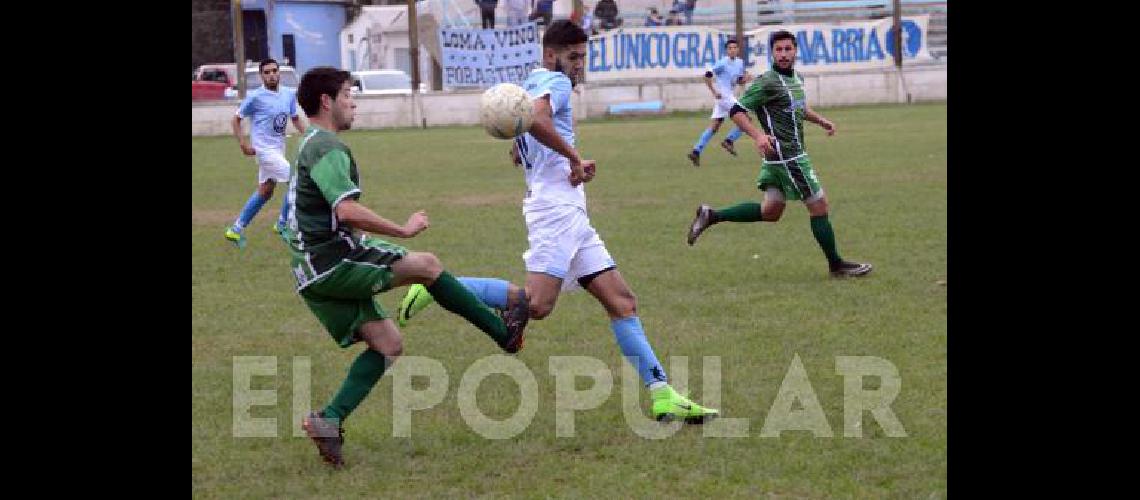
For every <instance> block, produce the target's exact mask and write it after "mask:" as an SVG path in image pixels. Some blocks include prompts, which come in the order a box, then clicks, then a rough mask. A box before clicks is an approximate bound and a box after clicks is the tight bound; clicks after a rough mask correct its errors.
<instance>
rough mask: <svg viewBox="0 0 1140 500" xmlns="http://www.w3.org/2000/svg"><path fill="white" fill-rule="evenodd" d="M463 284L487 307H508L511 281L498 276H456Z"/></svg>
mask: <svg viewBox="0 0 1140 500" xmlns="http://www.w3.org/2000/svg"><path fill="white" fill-rule="evenodd" d="M456 279H458V280H459V282H460V283H463V286H465V287H467V289H468V290H470V291H471V294H472V295H474V296H476V297H478V298H479V300H480V301H482V302H483V303H484V304H486V305H487V307H490V308H494V309H506V308H507V291H508V290H509V289H510V288H509V286H510V283H508V282H507V281H506V280H501V279H497V278H471V277H467V276H463V277H460V278H456Z"/></svg>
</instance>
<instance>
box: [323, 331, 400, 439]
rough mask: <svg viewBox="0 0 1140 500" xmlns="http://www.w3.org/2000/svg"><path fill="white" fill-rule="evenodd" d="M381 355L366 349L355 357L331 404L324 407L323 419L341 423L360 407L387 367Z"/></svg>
mask: <svg viewBox="0 0 1140 500" xmlns="http://www.w3.org/2000/svg"><path fill="white" fill-rule="evenodd" d="M385 365H387V360H386V359H385V358H384V355H383V354H380V353H378V352H376V351H373V350H372V349H366V350H365V351H364V352H362V353H360V355H359V356H357V357H356V361H353V362H352V366H351V367H349V369H348V376H347V377H345V379H344V383H343V384H341V386H340V390H339V391H337V393H336V396H333V399H332V402H330V403H329V405H328V406H326V407H325V409H324V413H325V418H329V419H336V421H339V422H343V421H344V419H345V418H348V415H349V414H350V413H352V411H353V410H355V409H356V407H357V406H360V402H361V401H364V398H365V396H368V393H369V392H370V391H371V390H372V386H374V385H376V382H377V381H379V380H380V377H381V376H383V375H384V370H385V369H387V368H388V367H387V366H385Z"/></svg>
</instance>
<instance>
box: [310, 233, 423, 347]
mask: <svg viewBox="0 0 1140 500" xmlns="http://www.w3.org/2000/svg"><path fill="white" fill-rule="evenodd" d="M362 243H363V245H361V246H359V247H357V248H356V249H354V250H353V251H352V252H350V253H349V254H348V255H347V256H346V257H345V258H344V260H343V261H341V262H340V263H339V264H337V265H336V266H335V267H333V268H332V269H330V270H329V271H328V272H327V273H325V274H324V276H321V277H320V278H318V279H317V280H316V281H313V282H311V283H309V284H308V286H306V287H305V288H303V289H302V290H301V298H302V299H304V300H305V304H306V305H308V306H309V309H310V310H312V311H313V314H314V315H315V316H316V317H317V319H318V320H319V321H320V322H321V324H322V325H324V327H325V330H327V331H328V332H329V335H331V336H332V338H333V340H335V341H336V343H337V344H338V345H340V346H341V347H348V346H350V345H352V344H353V343H355V342H357V341H359V340H360V337H359V336H357V334H356V333H357V330H358V329H359V328H360V325H363V324H364V323H367V322H369V321H377V320H382V319H385V318H387V317H388V313H387V312H385V311H384V308H383V307H380V304H378V303H377V302H376V301H375V299H374V297H373V296H374V295H376V294H378V293H381V292H386V291H388V290H389V289H391V288H392V274H393V273H392V268H391V265H392V264H393V263H395V262H396V261H398V260H400V259H402V258H403V257H404V256H405V255H407V253H408V250H407V249H406V248H404V247H401V246H399V245H394V244H392V243H388V242H387V241H384V240H381V239H379V238H373V237H371V236H368V237H365V238H364V240H363V241H362Z"/></svg>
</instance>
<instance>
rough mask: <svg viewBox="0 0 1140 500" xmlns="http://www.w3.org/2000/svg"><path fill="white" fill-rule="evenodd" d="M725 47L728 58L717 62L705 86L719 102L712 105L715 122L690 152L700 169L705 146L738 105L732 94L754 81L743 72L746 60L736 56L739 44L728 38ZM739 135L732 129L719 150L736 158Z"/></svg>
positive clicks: (707, 76) (713, 121)
mask: <svg viewBox="0 0 1140 500" xmlns="http://www.w3.org/2000/svg"><path fill="white" fill-rule="evenodd" d="M724 48H725V51H726V52H727V53H728V55H726V56H725V57H723V58H721V60H719V61H717V63H716V65H714V66H713V68H712V69H711V70H709V71H706V72H705V85H706V86H708V88H709V91H710V92H712V95H713V98H714V99H716V103H715V104H713V111H712V123H710V124H709V128H706V129H705V131H704V132H701V137H700V138H699V139H697V143H696V144H695V145H693V150H692V151H690V152H689V161H691V162H693V166H694V167H699V166H701V152H702V151H704V150H705V145H707V144H708V143H709V140H710V139H712V136H713V135H714V134H716V132H717V130H720V124H721V123H724V117H726V116H728V111H729V110H730V109H732V105H734V104H736V94H735V93H734V92H733V89H734V88H735V87H736V84H745V83H748V82H749V81H750V80H751V76H750V75H749V74H748V72H747V71H745V70H744V60H743V59H741V58H739V57H737V55H738V54H740V45H739V44H737V43H736V40H735V39H732V38H729V39H728V41H726V42H724ZM740 135H741V131H740V129H739V128H733V129H732V130H731V131H729V133H728V138H726V139H725V140H724V141H723V142H721V143H720V147H722V148H724V149H725V151H728V152H729V153H732V155H733V156H736V148H734V147H733V145H732V143H733V142H735V141H736V140H737V139H739V138H740Z"/></svg>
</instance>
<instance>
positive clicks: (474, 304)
mask: <svg viewBox="0 0 1140 500" xmlns="http://www.w3.org/2000/svg"><path fill="white" fill-rule="evenodd" d="M392 270H393V271H395V273H396V280H395V285H396V286H402V285H410V284H413V283H420V284H424V285H425V289H426V290H427V292H428V293H429V294H431V296H432V298H433V299H435V301H436V302H438V303H439V305H440V306H441V307H443V308H444V309H447V310H448V311H450V312H452V313H454V314H457V315H459V316H462V317H463V319H466V320H467V321H468V322H470V323H471V324H473V325H475V326H476V327H478V328H479V329H480V330H482V331H483V333H486V334H487V335H488V336H490V337H491V339H492V340H494V341H495V343H496V344H498V345H499V347H501V348H502V349H503V350H504V351H507V352H508V353H511V354H514V353H516V352H518V351H519V349H522V344H523V335H524V332H525V330H526V324H527V321H528V320H529V319H530V315H529V310H528V308H526V307H511V308H509V310H508V311H507V313H506V314H505V315H503V316H499V315H496V314H495V313H494V311H492V310H491V309H490V308H489V307H487V306H486V305H484V304H483V302H482V301H480V300H479V299H478V298H477V297H475V295H472V294H471V292H470V291H469V290H468V289H467V287H465V286H463V284H461V283H460V282H459V281H458V280H456V279H455V277H454V276H452V275H451V273H449V272H447V271H445V270H443V265H442V264H441V263H440V262H439V259H438V258H436V256H434V255H432V254H430V253H422V252H417V253H412V254H408V255H407V256H406V257H404V258H402V259H400V260H398V261H396V263H395V264H393V265H392ZM521 302H523V303H525V302H526V300H522V301H521Z"/></svg>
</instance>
